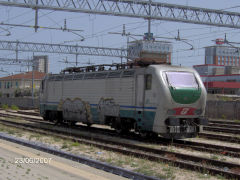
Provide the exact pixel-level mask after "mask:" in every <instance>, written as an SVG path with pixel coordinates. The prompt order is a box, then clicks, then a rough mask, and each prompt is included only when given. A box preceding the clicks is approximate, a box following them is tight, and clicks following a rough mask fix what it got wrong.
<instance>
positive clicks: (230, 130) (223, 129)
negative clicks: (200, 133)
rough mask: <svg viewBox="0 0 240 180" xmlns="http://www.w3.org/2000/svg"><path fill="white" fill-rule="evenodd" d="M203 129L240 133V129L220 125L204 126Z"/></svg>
mask: <svg viewBox="0 0 240 180" xmlns="http://www.w3.org/2000/svg"><path fill="white" fill-rule="evenodd" d="M203 130H207V131H214V132H224V133H231V134H240V129H238V128H222V127H212V126H204V127H203Z"/></svg>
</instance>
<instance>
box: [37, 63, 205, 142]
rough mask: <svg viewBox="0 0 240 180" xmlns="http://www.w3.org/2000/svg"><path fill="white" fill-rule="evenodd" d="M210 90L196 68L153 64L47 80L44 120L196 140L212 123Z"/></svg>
mask: <svg viewBox="0 0 240 180" xmlns="http://www.w3.org/2000/svg"><path fill="white" fill-rule="evenodd" d="M205 106H206V90H205V87H204V85H203V83H202V81H201V79H200V77H199V75H198V73H197V72H196V71H195V70H194V69H193V68H186V67H178V66H170V65H149V66H147V67H138V68H132V69H119V70H108V71H95V72H78V73H62V74H55V75H48V76H46V77H45V79H44V81H43V83H42V86H41V92H40V113H41V115H42V116H43V118H44V119H45V120H50V121H55V120H58V121H62V122H66V123H70V124H74V123H76V122H82V123H84V124H87V125H91V124H104V125H109V126H111V127H112V128H115V129H116V130H117V131H119V132H123V131H129V130H134V131H135V132H137V133H140V134H141V135H143V136H144V135H147V134H160V135H162V136H164V137H167V138H187V137H195V136H196V135H197V133H198V132H200V131H202V125H205V124H206V123H207V120H206V119H205V118H204V111H205Z"/></svg>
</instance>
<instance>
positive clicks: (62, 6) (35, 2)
mask: <svg viewBox="0 0 240 180" xmlns="http://www.w3.org/2000/svg"><path fill="white" fill-rule="evenodd" d="M0 5H4V6H15V7H24V8H32V9H35V10H36V11H37V10H38V9H45V10H57V11H68V12H81V13H94V14H103V15H114V16H125V17H135V18H145V19H157V20H166V21H176V22H184V23H194V24H205V25H212V26H222V27H230V28H240V13H237V12H229V11H222V10H215V9H207V8H199V7H191V6H183V5H176V4H167V3H160V2H153V1H142V0H0Z"/></svg>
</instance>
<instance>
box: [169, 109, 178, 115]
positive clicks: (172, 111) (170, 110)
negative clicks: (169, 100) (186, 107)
mask: <svg viewBox="0 0 240 180" xmlns="http://www.w3.org/2000/svg"><path fill="white" fill-rule="evenodd" d="M167 114H168V115H175V114H176V111H175V110H173V109H169V110H168V111H167Z"/></svg>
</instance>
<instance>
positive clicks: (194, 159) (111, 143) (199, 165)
mask: <svg viewBox="0 0 240 180" xmlns="http://www.w3.org/2000/svg"><path fill="white" fill-rule="evenodd" d="M0 122H1V123H3V124H4V125H10V126H12V127H16V128H22V129H25V130H28V131H32V132H37V133H41V134H46V135H52V136H56V137H60V138H64V139H68V140H72V141H74V142H79V143H84V144H88V145H93V146H96V147H99V148H102V149H105V150H110V151H114V152H118V153H121V154H125V155H131V156H134V157H138V158H145V159H148V160H150V161H156V162H158V161H161V162H165V163H170V164H173V165H175V166H178V167H181V168H185V169H190V170H197V171H199V172H206V171H208V172H209V173H210V174H212V175H217V174H220V175H223V176H225V177H227V178H234V179H239V178H240V171H238V170H239V169H240V164H235V163H229V162H224V161H218V160H213V159H209V158H203V157H198V156H193V155H186V154H182V153H177V152H170V151H167V150H162V149H153V148H148V147H143V146H139V145H133V144H129V143H123V142H117V141H115V140H106V139H102V138H99V137H97V138H96V137H89V136H88V137H86V136H83V135H79V134H75V133H73V132H67V131H65V132H63V131H59V130H57V129H56V128H43V127H36V126H34V125H30V124H27V125H26V124H21V123H17V122H11V121H5V120H1V121H0ZM63 134H64V135H63ZM226 169H227V170H226Z"/></svg>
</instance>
